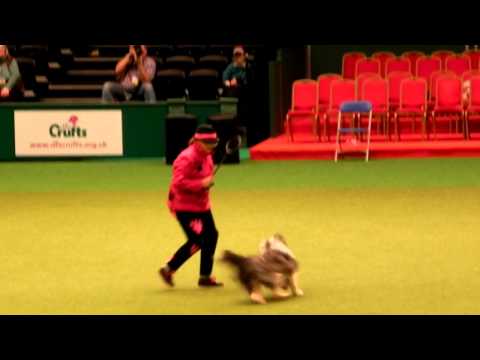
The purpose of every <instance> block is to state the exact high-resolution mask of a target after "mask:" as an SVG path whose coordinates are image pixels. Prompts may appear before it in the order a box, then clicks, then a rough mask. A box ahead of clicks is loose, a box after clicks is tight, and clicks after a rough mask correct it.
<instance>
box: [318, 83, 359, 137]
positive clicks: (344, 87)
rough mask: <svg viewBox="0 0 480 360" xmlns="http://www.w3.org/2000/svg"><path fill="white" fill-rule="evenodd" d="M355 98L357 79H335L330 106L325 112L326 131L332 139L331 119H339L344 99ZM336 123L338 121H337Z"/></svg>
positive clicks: (351, 99) (332, 85) (352, 99)
mask: <svg viewBox="0 0 480 360" xmlns="http://www.w3.org/2000/svg"><path fill="white" fill-rule="evenodd" d="M354 100H355V81H354V80H350V79H342V80H333V81H332V83H331V88H330V106H329V107H328V110H327V111H326V112H325V113H324V114H323V124H324V133H325V135H326V137H327V140H328V141H330V119H331V118H333V119H335V120H336V119H337V116H338V112H339V111H340V105H341V104H342V103H343V102H344V101H354ZM335 123H336V122H335Z"/></svg>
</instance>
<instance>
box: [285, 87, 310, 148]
mask: <svg viewBox="0 0 480 360" xmlns="http://www.w3.org/2000/svg"><path fill="white" fill-rule="evenodd" d="M316 114H317V82H316V81H315V80H311V79H301V80H296V81H294V82H293V85H292V107H291V109H290V111H289V112H288V113H287V119H286V123H285V125H286V130H287V133H288V137H289V139H290V141H292V142H293V131H292V121H293V119H294V118H298V117H307V118H308V117H311V118H312V123H313V133H314V135H315V136H316V137H317V138H318V132H317V124H316V120H315V119H316Z"/></svg>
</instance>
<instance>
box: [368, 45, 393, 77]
mask: <svg viewBox="0 0 480 360" xmlns="http://www.w3.org/2000/svg"><path fill="white" fill-rule="evenodd" d="M396 57H397V56H396V55H395V54H394V53H393V52H391V51H376V52H374V53H373V54H372V56H371V58H372V59H377V60H378V61H380V75H382V77H385V65H386V63H387V61H388V60H390V59H395V58H396Z"/></svg>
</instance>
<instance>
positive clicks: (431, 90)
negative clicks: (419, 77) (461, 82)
mask: <svg viewBox="0 0 480 360" xmlns="http://www.w3.org/2000/svg"><path fill="white" fill-rule="evenodd" d="M445 75H449V76H457V74H455V73H454V72H452V71H434V72H433V73H432V75H431V76H430V83H429V84H428V106H429V108H430V109H433V107H434V106H435V96H436V93H435V91H436V88H437V81H438V79H439V78H440V77H442V76H445Z"/></svg>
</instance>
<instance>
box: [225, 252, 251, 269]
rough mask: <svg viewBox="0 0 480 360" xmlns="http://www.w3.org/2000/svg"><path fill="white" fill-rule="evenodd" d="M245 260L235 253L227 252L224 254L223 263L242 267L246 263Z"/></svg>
mask: <svg viewBox="0 0 480 360" xmlns="http://www.w3.org/2000/svg"><path fill="white" fill-rule="evenodd" d="M245 260H246V257H245V256H242V255H238V254H235V253H234V252H233V251H230V250H225V251H224V252H223V256H222V261H224V262H226V263H228V264H231V265H235V266H241V265H242V264H243V263H244V262H245Z"/></svg>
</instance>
